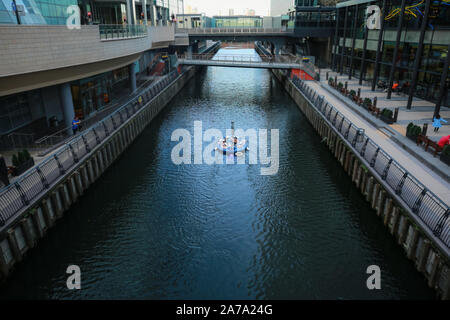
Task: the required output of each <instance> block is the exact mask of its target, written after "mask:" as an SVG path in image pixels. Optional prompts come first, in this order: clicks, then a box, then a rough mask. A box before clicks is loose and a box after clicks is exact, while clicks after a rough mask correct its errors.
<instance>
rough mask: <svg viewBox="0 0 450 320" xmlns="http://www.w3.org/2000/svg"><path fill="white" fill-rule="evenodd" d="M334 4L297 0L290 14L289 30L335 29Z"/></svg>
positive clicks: (330, 2) (314, 0) (320, 0)
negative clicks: (306, 28) (308, 28)
mask: <svg viewBox="0 0 450 320" xmlns="http://www.w3.org/2000/svg"><path fill="white" fill-rule="evenodd" d="M335 21H336V17H335V7H334V2H333V1H329V0H295V1H294V8H293V10H291V11H290V12H289V22H288V28H291V29H294V28H305V27H312V28H317V27H322V28H323V27H327V28H328V27H334V26H335Z"/></svg>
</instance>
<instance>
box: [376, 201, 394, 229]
mask: <svg viewBox="0 0 450 320" xmlns="http://www.w3.org/2000/svg"><path fill="white" fill-rule="evenodd" d="M393 207H394V202H393V201H392V199H390V198H387V199H386V201H385V203H384V208H383V212H384V213H383V217H384V219H383V223H384V225H385V226H389V222H390V220H391V216H392V211H393ZM378 212H381V209H380V207H379V208H378V211H377V214H378ZM380 214H381V213H380ZM380 214H378V215H380Z"/></svg>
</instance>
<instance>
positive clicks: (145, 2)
mask: <svg viewBox="0 0 450 320" xmlns="http://www.w3.org/2000/svg"><path fill="white" fill-rule="evenodd" d="M142 10H143V11H144V24H145V25H146V24H147V0H142Z"/></svg>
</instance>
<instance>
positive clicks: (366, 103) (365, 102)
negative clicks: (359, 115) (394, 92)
mask: <svg viewBox="0 0 450 320" xmlns="http://www.w3.org/2000/svg"><path fill="white" fill-rule="evenodd" d="M362 106H363V107H364V109H367V110H369V108H370V107H371V106H372V100H370V98H364V100H363V103H362Z"/></svg>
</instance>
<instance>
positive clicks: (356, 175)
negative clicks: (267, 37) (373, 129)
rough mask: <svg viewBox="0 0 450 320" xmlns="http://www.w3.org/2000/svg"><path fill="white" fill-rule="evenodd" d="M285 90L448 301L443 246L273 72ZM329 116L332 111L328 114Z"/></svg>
mask: <svg viewBox="0 0 450 320" xmlns="http://www.w3.org/2000/svg"><path fill="white" fill-rule="evenodd" d="M272 72H273V74H274V75H275V77H276V78H277V79H278V80H279V81H280V82H281V83H282V85H283V87H284V88H285V90H286V91H287V92H288V93H289V95H290V96H291V97H292V99H293V100H294V101H295V102H296V104H297V105H298V107H299V109H300V110H301V111H302V112H303V114H304V115H305V116H306V118H307V119H308V121H309V122H310V123H311V125H312V126H313V127H314V129H315V130H316V132H317V133H318V134H319V135H320V137H322V138H323V142H324V143H325V144H326V146H327V147H328V149H329V150H330V152H331V154H332V155H333V156H334V157H335V158H336V159H337V161H338V162H339V163H340V164H341V166H342V167H343V169H344V171H345V172H346V173H347V174H348V176H349V179H351V180H352V182H353V183H354V184H355V185H356V187H357V188H358V189H359V190H360V192H361V193H362V194H363V196H364V197H365V199H366V201H367V202H368V203H369V204H370V206H371V207H372V209H373V212H374V214H376V215H377V216H378V217H379V218H380V222H381V223H382V224H383V225H384V226H385V227H386V228H387V230H388V231H389V232H390V234H391V235H392V236H393V237H394V239H395V241H396V242H397V243H398V245H400V246H401V247H402V248H403V250H404V252H405V255H406V257H407V258H408V259H409V260H411V262H412V263H414V266H415V268H416V269H417V270H418V271H419V272H420V273H421V274H422V275H423V276H424V277H425V279H426V281H427V283H428V286H429V287H431V288H433V289H434V290H435V291H436V293H437V296H438V297H439V298H441V299H446V300H448V299H450V262H449V261H450V259H449V255H448V248H446V247H444V246H443V245H442V243H440V241H438V240H437V238H436V237H435V236H434V234H433V233H432V232H430V230H429V229H428V228H426V227H425V226H424V224H423V223H421V222H420V221H419V220H418V219H417V216H415V215H414V214H413V213H412V212H411V210H410V209H409V208H408V207H407V206H406V205H404V203H402V200H401V199H400V198H399V197H398V196H397V195H396V193H395V191H393V190H392V188H390V187H389V186H388V185H387V184H386V181H385V179H383V178H381V177H380V175H379V174H377V172H376V171H374V170H373V168H371V166H370V164H369V163H367V161H366V160H365V159H364V157H361V154H360V152H358V151H357V150H356V149H354V148H353V147H352V144H349V142H348V141H346V140H345V139H344V138H343V136H342V134H341V133H340V132H338V131H337V129H336V128H335V127H334V126H333V125H332V123H331V121H330V120H331V119H327V118H326V117H325V116H324V115H323V114H322V113H321V112H320V111H319V110H318V109H317V108H316V107H315V106H314V104H313V103H312V102H311V101H310V100H309V99H308V98H307V97H306V96H305V95H304V94H303V93H302V92H301V91H300V90H299V89H298V88H297V87H296V86H295V85H294V83H293V82H292V81H291V80H290V79H289V77H288V76H287V75H285V73H284V72H282V71H280V70H272ZM330 114H331V112H330Z"/></svg>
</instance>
